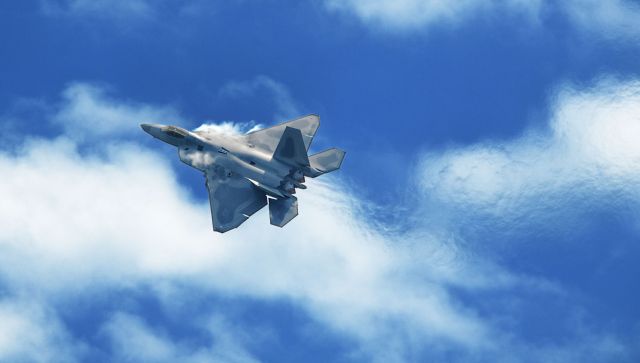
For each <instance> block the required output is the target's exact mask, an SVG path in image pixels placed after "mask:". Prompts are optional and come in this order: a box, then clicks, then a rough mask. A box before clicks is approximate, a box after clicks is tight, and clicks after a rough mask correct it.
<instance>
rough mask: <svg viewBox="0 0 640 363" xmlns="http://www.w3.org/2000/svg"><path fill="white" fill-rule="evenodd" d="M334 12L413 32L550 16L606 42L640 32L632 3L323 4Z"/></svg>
mask: <svg viewBox="0 0 640 363" xmlns="http://www.w3.org/2000/svg"><path fill="white" fill-rule="evenodd" d="M324 3H325V6H326V8H327V9H329V10H330V11H336V12H340V13H345V14H350V15H353V16H355V17H357V18H358V19H360V20H361V21H362V22H363V23H364V24H367V25H369V26H371V27H373V28H375V29H380V30H383V31H390V32H412V31H419V30H420V31H421V30H426V29H431V28H432V27H439V26H449V27H450V26H457V25H461V24H463V23H465V22H467V21H470V20H473V19H478V18H489V17H496V16H504V15H505V14H507V15H511V16H519V17H521V18H523V19H525V20H527V21H528V22H529V25H532V26H533V25H535V26H537V25H541V24H544V18H545V16H546V15H547V14H548V13H550V12H556V13H560V14H561V15H563V16H565V17H566V18H567V19H568V20H569V22H570V23H571V24H573V25H574V26H575V27H576V28H577V29H579V30H580V31H583V32H586V33H591V34H596V35H599V36H604V37H606V38H615V37H625V38H626V37H632V39H637V38H638V36H639V35H640V30H638V27H637V26H635V24H638V23H639V22H640V6H638V4H637V3H634V2H632V1H628V0H569V1H563V2H555V1H548V0H533V1H523V0H505V1H481V0H463V1H434V0H400V1H385V0H346V1H338V0H325V2H324Z"/></svg>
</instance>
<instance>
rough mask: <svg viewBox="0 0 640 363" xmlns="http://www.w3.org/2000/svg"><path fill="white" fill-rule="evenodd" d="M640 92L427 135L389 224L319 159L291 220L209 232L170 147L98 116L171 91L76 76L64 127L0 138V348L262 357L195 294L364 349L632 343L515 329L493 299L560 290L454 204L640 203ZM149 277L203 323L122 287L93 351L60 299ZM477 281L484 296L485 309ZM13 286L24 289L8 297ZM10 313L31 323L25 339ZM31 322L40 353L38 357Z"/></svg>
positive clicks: (562, 357)
mask: <svg viewBox="0 0 640 363" xmlns="http://www.w3.org/2000/svg"><path fill="white" fill-rule="evenodd" d="M93 87H95V86H93ZM78 90H80V91H78ZM639 94H640V83H638V82H635V81H634V82H619V81H615V80H608V81H605V82H601V83H598V84H596V85H595V86H594V88H593V89H590V90H576V89H572V88H566V89H565V90H564V91H562V92H559V94H558V97H557V100H556V101H555V107H554V108H553V112H552V118H551V121H550V124H549V126H550V127H549V130H547V131H544V132H532V133H531V134H530V135H526V136H524V137H522V138H520V139H518V140H514V141H508V142H502V143H499V142H494V143H486V144H482V145H475V146H469V147H462V148H452V149H450V150H448V151H445V152H431V153H428V154H426V155H425V156H424V162H423V164H422V165H421V166H419V167H418V170H417V172H418V173H420V174H421V175H422V177H421V178H420V182H419V183H418V187H419V192H420V193H421V195H424V198H425V199H424V200H421V201H420V203H419V205H418V206H417V207H416V210H415V214H416V215H417V216H419V218H417V219H416V224H415V225H414V226H412V227H411V228H409V229H408V230H405V231H399V232H391V231H389V230H388V229H386V228H384V226H383V225H380V224H378V222H376V221H371V220H370V219H368V218H366V217H364V216H368V214H366V213H364V211H365V210H366V209H367V204H369V203H371V202H369V201H364V200H359V199H358V198H356V197H354V196H353V194H352V193H351V192H350V191H349V189H348V188H346V187H345V186H344V185H342V184H341V183H340V181H339V180H338V179H329V180H328V181H315V180H314V181H311V185H310V188H309V190H307V191H304V193H301V195H300V197H299V198H300V210H301V214H300V216H299V217H298V218H296V219H295V220H294V221H293V222H291V223H290V224H289V225H288V226H287V228H284V229H282V230H280V229H275V228H273V227H271V226H269V225H268V222H267V219H268V218H267V214H266V211H261V212H260V213H257V214H256V215H255V216H254V217H252V218H251V219H250V220H249V221H248V222H246V223H245V225H243V227H242V228H241V229H238V230H234V231H232V232H230V233H227V234H224V235H220V234H215V233H213V232H212V231H211V225H210V223H211V222H210V217H209V207H208V205H207V203H208V202H207V201H206V200H196V199H194V197H193V196H192V195H191V194H190V193H189V192H188V190H187V189H186V188H185V187H183V186H182V185H180V182H179V177H178V176H177V175H176V173H175V171H174V170H173V169H172V168H171V164H170V163H169V161H168V160H165V159H163V158H162V157H161V156H160V155H159V154H158V153H157V152H155V151H153V150H150V149H147V148H143V147H141V146H139V145H138V144H137V143H135V142H133V141H131V140H132V139H131V138H129V137H127V138H120V137H118V135H119V134H118V133H114V132H111V131H108V130H109V129H110V126H120V125H121V122H125V121H124V120H128V119H129V118H131V115H136V114H144V115H162V114H164V112H166V111H165V110H164V109H163V108H154V107H153V106H150V105H144V104H140V103H132V102H128V101H126V102H123V101H119V100H117V99H114V98H110V101H109V102H108V103H107V102H105V97H104V93H103V91H102V90H100V89H96V88H92V86H89V85H86V84H74V85H72V86H70V87H69V88H68V89H67V90H65V91H64V92H63V94H62V97H63V99H64V100H65V101H64V102H63V105H64V106H63V108H62V109H60V110H58V112H57V113H56V114H55V115H53V116H52V118H51V119H52V122H57V123H60V124H62V125H64V129H65V130H66V131H65V132H64V133H63V134H61V135H60V136H58V137H56V138H50V139H47V138H44V139H43V138H34V139H30V140H29V141H26V142H25V143H24V144H23V145H22V146H21V148H19V149H18V150H12V151H6V150H5V151H2V152H1V153H0V175H3V179H2V182H1V183H0V200H2V201H3V204H2V207H1V208H0V221H2V225H3V228H2V229H0V252H1V253H0V282H1V286H2V287H3V291H5V293H4V294H3V295H2V299H1V300H0V301H1V302H0V303H1V304H2V306H3V307H2V308H0V316H3V317H4V318H3V321H9V322H11V326H12V327H13V328H11V327H9V328H4V329H3V330H0V358H1V359H5V360H6V359H9V360H13V359H17V360H20V359H25V360H30V359H32V360H35V361H38V360H41V361H48V358H50V357H54V356H55V357H66V358H65V359H64V360H66V361H74V360H76V361H83V360H86V359H88V358H87V357H92V356H95V355H100V356H104V355H106V357H109V359H111V360H114V359H115V360H120V359H130V360H132V361H139V362H144V361H175V360H186V361H206V360H211V359H220V360H222V361H254V360H257V359H259V357H257V356H256V355H255V352H252V351H251V348H250V347H251V342H250V340H247V339H244V338H242V337H243V336H245V335H244V333H243V331H242V329H241V328H239V327H238V326H237V324H235V323H234V322H233V321H229V320H227V319H226V318H221V317H220V315H219V314H218V313H217V312H216V311H215V309H216V308H215V307H208V306H204V307H200V308H198V309H195V308H194V309H195V310H194V309H186V310H184V309H183V310H180V309H179V308H176V305H180V301H181V300H184V299H188V297H189V296H200V297H201V298H206V297H209V296H218V297H220V296H222V297H227V298H234V299H240V300H242V299H250V300H257V301H272V302H278V301H287V302H289V303H291V304H293V305H294V306H296V307H299V308H300V309H301V310H302V311H304V312H305V314H307V316H308V317H309V319H310V320H311V321H313V322H314V323H315V324H318V325H319V326H321V327H323V328H324V329H326V330H327V331H330V332H332V333H333V334H337V335H339V336H344V337H346V338H347V339H349V340H351V341H353V342H354V344H353V347H352V348H350V350H349V352H347V353H346V354H349V357H351V358H352V359H356V360H357V359H364V360H372V359H375V360H378V361H412V360H416V359H418V358H420V357H430V358H432V359H443V357H453V358H454V360H458V361H486V360H492V361H509V359H507V358H505V357H512V358H513V360H515V361H532V360H533V361H535V360H536V359H538V360H539V359H547V360H548V359H555V360H557V361H572V360H573V361H575V360H576V359H581V360H584V361H607V360H612V359H616V360H618V361H624V360H625V359H628V357H629V354H631V353H632V352H633V351H632V349H633V348H632V347H631V346H629V345H628V344H626V343H625V342H626V341H625V340H623V339H620V338H619V337H617V336H616V335H615V334H610V333H607V332H606V331H605V332H599V331H598V329H593V331H589V334H586V333H584V332H581V331H580V329H571V330H570V333H569V332H567V334H569V338H568V339H566V340H565V341H564V342H563V343H558V344H549V343H548V342H547V343H545V342H530V341H528V340H527V339H526V338H525V337H520V336H518V335H517V333H515V332H512V331H510V329H509V324H506V325H505V323H503V322H504V321H509V320H514V319H515V320H519V319H521V318H520V317H519V316H517V315H513V306H511V305H510V304H505V303H504V301H503V297H504V296H505V295H506V296H511V295H514V296H519V297H522V296H521V294H522V292H521V291H522V290H525V291H527V294H538V295H539V296H543V297H545V298H547V297H557V296H563V294H565V292H564V291H563V287H562V286H561V285H557V284H554V283H552V282H549V281H545V280H544V279H539V278H538V277H536V276H522V275H518V274H515V273H511V272H510V271H508V269H506V268H504V267H502V266H500V264H499V262H498V261H494V260H492V259H491V257H490V256H486V255H483V254H482V253H481V252H479V251H476V250H475V249H473V248H471V247H469V245H468V244H460V243H458V242H459V239H460V238H462V237H461V236H460V235H458V234H457V231H456V230H455V229H452V228H450V227H451V225H453V222H455V223H461V224H464V223H465V222H466V221H467V220H465V218H469V217H468V216H467V214H465V213H460V210H473V211H478V212H477V213H488V214H490V215H491V217H492V218H493V221H494V222H495V221H498V222H499V223H502V224H505V225H509V224H511V223H512V222H513V221H512V218H513V215H514V214H516V215H517V213H530V212H539V213H540V215H543V214H544V213H547V212H551V213H553V211H554V210H555V209H557V208H564V209H565V210H566V212H567V213H573V212H572V211H571V208H570V205H571V203H573V202H574V201H576V200H581V199H582V198H585V197H588V198H591V199H592V200H593V201H594V202H601V201H602V200H608V198H607V197H608V195H609V194H608V193H610V192H616V193H620V198H618V199H616V200H617V201H618V202H621V203H629V202H630V203H637V201H638V195H637V192H636V191H635V190H634V189H633V187H632V186H633V185H637V182H638V178H639V175H638V170H639V168H638V164H637V163H638V162H640V161H639V160H640V149H638V148H637V147H636V145H637V144H636V143H634V142H633V141H634V140H638V136H640V135H639V133H640V126H639V124H640V120H639V119H638V116H637V115H638V114H639V113H638V112H637V111H638V107H639V106H638V105H639V104H640V97H639V96H638V95H639ZM78 95H79V96H78ZM92 109H94V111H95V112H90V111H91V110H92ZM77 110H82V111H77ZM93 113H95V114H96V115H97V116H96V119H95V121H92V122H102V123H104V127H103V129H104V130H106V131H103V132H102V134H101V135H109V136H110V137H111V138H112V140H111V142H109V143H105V144H104V145H103V146H101V147H100V149H99V152H95V151H93V150H88V151H87V150H84V148H83V147H82V146H83V145H82V143H83V142H85V141H83V140H82V139H77V138H73V137H71V136H72V135H73V134H74V133H75V132H79V130H80V131H82V132H86V130H84V127H83V126H82V125H78V120H80V119H81V118H80V117H76V116H74V115H78V114H83V115H85V114H86V115H89V114H93ZM60 115H67V116H60ZM69 115H70V116H69ZM101 115H108V116H101ZM154 117H155V116H154ZM229 127H231V126H229ZM136 132H138V133H139V134H140V135H141V137H144V136H145V135H144V134H143V133H142V132H141V131H138V130H136ZM127 140H129V141H127ZM158 147H161V146H158ZM181 171H183V170H181ZM192 172H196V171H192ZM559 195H563V196H564V198H557V196H559ZM540 200H542V201H544V203H542V204H540V203H539V201H540ZM610 203H611V204H610V205H611V207H612V208H615V207H616V205H615V203H613V202H610ZM438 205H440V206H443V208H442V209H440V211H442V213H441V219H440V220H435V219H433V218H431V214H430V213H432V212H431V211H432V210H433V208H434V207H435V206H438ZM447 206H448V207H447ZM574 214H575V213H574ZM425 216H426V217H425ZM492 223H493V222H492ZM493 225H494V226H495V224H493ZM140 289H149V290H148V291H149V292H148V293H149V294H151V295H152V296H153V297H154V298H156V299H158V300H159V301H160V302H161V303H160V304H161V306H162V309H164V310H166V311H169V312H173V313H172V314H171V315H176V314H177V315H179V316H180V317H181V319H180V320H181V324H183V325H185V326H187V327H188V328H189V329H192V330H193V331H195V332H199V334H202V335H204V336H205V337H207V339H208V343H207V344H195V343H193V342H192V341H189V340H184V339H174V338H172V337H171V329H170V326H171V325H167V326H165V325H162V323H154V324H152V323H151V322H150V321H148V320H147V318H146V317H145V316H144V314H143V313H141V312H138V311H135V309H133V310H132V309H131V308H130V307H128V306H127V305H126V304H123V305H115V306H114V307H112V308H110V310H109V311H108V313H107V314H106V317H102V318H96V319H95V320H94V322H93V323H92V326H91V327H90V328H89V329H90V331H91V332H92V333H91V334H93V335H97V336H99V337H103V338H104V340H106V341H107V344H106V346H103V347H102V348H100V349H98V351H96V348H95V346H93V345H92V342H90V341H89V342H87V341H86V340H85V339H84V338H83V335H82V334H79V333H78V332H77V331H76V329H77V328H76V327H74V326H73V324H72V323H71V322H70V321H72V320H69V318H68V316H69V312H68V310H69V307H70V306H73V305H74V304H77V301H78V300H79V299H81V298H82V297H85V298H86V296H87V295H89V296H92V295H94V294H100V293H117V292H118V291H137V290H140ZM460 292H464V294H468V295H470V296H474V299H471V300H469V299H463V298H461V296H460ZM478 301H483V302H488V303H490V304H491V305H492V306H493V308H492V309H491V310H490V311H489V312H487V311H486V310H485V309H484V308H483V307H482V304H480V303H478ZM22 305H25V306H35V308H33V309H31V308H26V309H25V308H17V306H22ZM572 308H573V306H572ZM180 314H188V315H189V316H193V319H187V318H186V317H184V316H182V315H180ZM71 315H73V314H71ZM194 321H198V322H197V323H195V322H194ZM202 321H204V322H205V323H202ZM158 324H160V326H158ZM41 326H47V327H48V328H47V329H45V330H43V329H42V328H41ZM37 327H40V328H37ZM15 331H25V332H29V334H26V335H25V336H26V338H24V339H16V338H15V333H14V332H15ZM25 341H26V342H30V343H29V347H31V346H37V347H38V348H39V349H36V350H35V351H37V352H38V353H37V354H41V355H42V357H39V356H38V357H35V358H33V354H36V353H34V349H26V348H25V344H26V343H25ZM211 341H213V344H212V343H211ZM593 341H599V342H603V343H602V344H593ZM605 343H606V344H605ZM453 352H457V353H453ZM630 352H631V353H630ZM345 359H346V358H345Z"/></svg>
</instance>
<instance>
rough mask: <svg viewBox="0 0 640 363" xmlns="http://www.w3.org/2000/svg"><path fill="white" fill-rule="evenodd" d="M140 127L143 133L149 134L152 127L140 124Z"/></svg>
mask: <svg viewBox="0 0 640 363" xmlns="http://www.w3.org/2000/svg"><path fill="white" fill-rule="evenodd" d="M140 127H142V129H143V130H144V131H145V132H149V131H151V127H152V126H151V125H150V124H140Z"/></svg>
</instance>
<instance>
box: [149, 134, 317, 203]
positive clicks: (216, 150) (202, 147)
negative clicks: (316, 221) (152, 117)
mask: <svg viewBox="0 0 640 363" xmlns="http://www.w3.org/2000/svg"><path fill="white" fill-rule="evenodd" d="M142 128H143V129H144V131H146V132H147V133H149V134H151V135H152V136H153V137H155V138H157V139H160V140H162V141H164V142H166V143H168V144H171V145H174V146H176V147H177V148H178V154H179V156H180V160H181V161H182V162H184V163H185V164H187V165H189V166H191V167H193V168H196V169H198V170H201V171H203V172H206V171H212V170H214V169H215V168H219V167H222V168H223V169H224V172H226V173H236V174H238V175H240V176H242V177H244V178H247V179H249V180H250V181H251V182H253V183H254V184H255V185H256V186H257V187H259V188H260V189H262V190H264V191H265V192H266V193H267V194H269V195H271V196H273V197H289V196H291V194H292V192H294V187H299V188H306V187H305V186H304V185H303V184H301V183H300V181H301V180H293V179H291V178H290V177H289V175H290V173H291V166H289V165H287V164H285V163H283V162H281V161H279V160H277V159H275V158H273V156H272V155H270V154H269V153H268V152H265V151H263V150H261V149H260V148H256V147H255V146H254V145H252V144H250V143H247V142H246V140H245V139H243V138H241V137H238V136H234V135H229V134H214V133H211V132H207V133H206V135H205V134H200V133H198V132H191V131H188V130H185V129H183V128H181V127H177V126H165V125H158V124H143V125H142Z"/></svg>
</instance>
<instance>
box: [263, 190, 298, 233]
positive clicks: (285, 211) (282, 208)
mask: <svg viewBox="0 0 640 363" xmlns="http://www.w3.org/2000/svg"><path fill="white" fill-rule="evenodd" d="M297 215H298V199H296V198H295V197H291V198H282V199H269V218H270V219H271V224H273V225H274V226H278V227H284V225H285V224H287V223H289V222H290V221H291V220H292V219H293V218H295V217H296V216H297Z"/></svg>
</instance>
